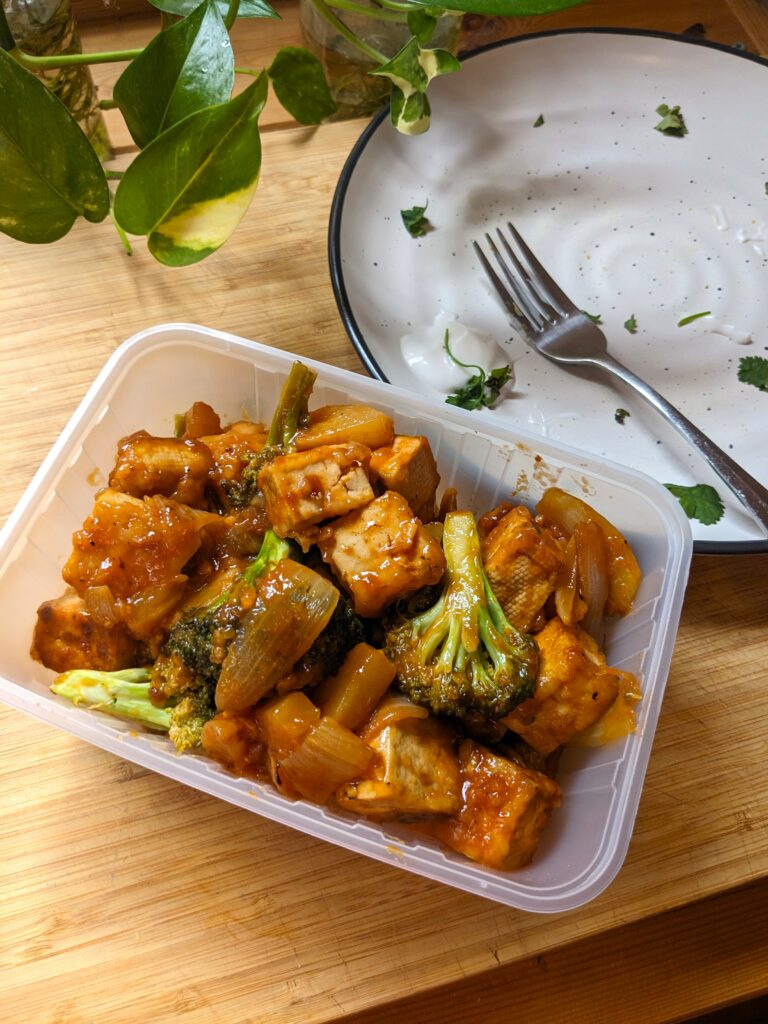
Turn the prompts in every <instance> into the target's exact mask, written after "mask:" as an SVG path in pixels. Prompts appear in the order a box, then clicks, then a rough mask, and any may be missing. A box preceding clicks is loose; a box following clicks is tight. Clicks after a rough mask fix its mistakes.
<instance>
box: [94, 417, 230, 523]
mask: <svg viewBox="0 0 768 1024" xmlns="http://www.w3.org/2000/svg"><path fill="white" fill-rule="evenodd" d="M212 468H213V455H212V454H211V452H210V449H208V448H207V447H206V445H204V444H203V443H202V442H201V441H195V440H193V439H191V438H190V439H188V440H181V439H180V438H177V437H152V435H150V434H148V433H147V432H146V430H137V431H136V433H135V434H130V435H129V436H128V437H124V438H123V439H122V440H121V441H120V442H119V443H118V446H117V460H116V462H115V466H114V468H113V470H112V472H111V473H110V474H109V486H110V487H112V488H114V489H115V490H116V491H123V492H124V493H125V494H132V495H133V496H134V497H135V498H143V497H144V496H145V495H147V494H164V495H165V496H166V497H167V498H174V499H175V500H176V501H180V502H181V503H182V504H184V505H192V506H193V507H200V506H201V505H203V504H204V499H205V488H206V485H207V483H208V474H209V473H210V472H211V470H212Z"/></svg>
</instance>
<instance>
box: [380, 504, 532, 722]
mask: <svg viewBox="0 0 768 1024" xmlns="http://www.w3.org/2000/svg"><path fill="white" fill-rule="evenodd" d="M443 550H444V551H445V557H446V563H447V569H446V576H445V584H444V587H443V591H442V593H441V595H440V597H439V598H438V600H437V602H436V603H435V604H434V605H433V606H432V607H431V608H429V609H428V610H427V611H425V612H422V613H421V614H419V615H416V616H415V617H414V618H412V619H409V620H406V621H405V622H401V623H399V624H394V625H392V626H391V627H390V628H389V629H388V631H387V653H388V655H389V656H390V657H391V658H392V660H393V661H394V663H395V665H396V667H397V677H398V683H399V686H400V688H401V689H402V691H403V692H404V693H405V694H407V695H408V696H409V697H410V698H411V700H413V701H415V702H416V703H417V704H422V705H424V706H426V707H428V708H431V710H432V711H433V712H434V713H435V714H441V715H455V716H458V717H459V718H464V717H467V716H470V715H473V714H479V715H482V716H483V717H484V718H488V719H496V718H501V717H503V716H504V715H506V714H508V713H509V712H510V711H511V710H512V709H513V708H514V707H515V706H516V705H517V704H519V703H520V702H521V701H523V700H525V699H526V698H528V697H530V696H531V695H532V694H533V690H534V686H535V683H536V673H537V670H538V651H537V648H536V645H535V642H534V641H533V639H532V637H530V636H527V635H526V634H523V633H520V632H519V631H518V630H516V629H515V628H514V626H512V625H511V624H510V623H509V622H508V621H507V619H506V616H505V615H504V612H503V610H502V608H501V605H500V604H499V602H498V601H497V599H496V597H495V595H494V593H493V591H492V590H491V586H490V584H489V582H488V578H487V576H486V575H485V570H484V569H483V562H482V556H481V553H480V538H479V536H478V532H477V526H476V525H475V520H474V517H473V516H472V514H471V513H469V512H451V513H449V514H448V515H447V516H446V518H445V527H444V531H443Z"/></svg>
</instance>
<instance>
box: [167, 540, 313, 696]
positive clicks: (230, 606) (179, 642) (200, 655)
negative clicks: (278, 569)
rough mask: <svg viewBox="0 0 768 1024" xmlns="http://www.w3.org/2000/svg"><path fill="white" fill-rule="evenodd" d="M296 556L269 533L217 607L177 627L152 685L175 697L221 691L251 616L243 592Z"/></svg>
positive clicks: (199, 611) (288, 543)
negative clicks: (243, 622)
mask: <svg viewBox="0 0 768 1024" xmlns="http://www.w3.org/2000/svg"><path fill="white" fill-rule="evenodd" d="M294 550H295V548H294V545H293V544H292V542H291V541H289V540H283V539H282V538H280V537H278V536H277V534H276V533H275V532H274V531H273V530H267V532H266V533H265V534H264V539H263V541H262V543H261V549H260V550H259V553H258V555H256V557H255V558H254V559H253V561H251V562H249V563H248V565H247V566H246V568H245V569H244V570H243V572H242V573H241V574H240V576H239V577H238V578H237V580H235V582H234V583H233V584H232V586H231V587H230V588H229V590H227V591H226V592H225V593H224V594H222V595H220V596H219V597H218V598H217V599H216V600H215V601H214V602H213V603H212V604H210V605H207V606H205V607H203V608H195V609H194V610H193V611H191V612H189V613H188V614H187V615H185V616H184V617H183V618H181V619H179V621H178V622H176V623H175V624H174V625H173V626H171V629H170V630H169V632H168V636H167V638H166V641H165V643H164V644H163V646H162V648H161V650H160V654H159V656H158V658H157V660H156V661H155V664H154V665H153V666H152V680H153V683H154V686H155V689H156V690H157V691H158V692H159V693H161V694H163V695H165V696H166V697H170V696H172V695H174V694H181V693H186V692H187V691H189V690H197V689H200V687H201V686H202V685H203V684H209V685H212V686H214V687H215V685H216V683H217V682H218V679H219V675H220V673H221V663H222V661H223V657H224V649H225V640H226V638H227V637H229V638H230V639H231V638H232V637H234V635H235V627H236V626H237V623H238V622H239V621H240V618H241V617H242V615H243V613H244V611H245V609H244V608H243V606H242V604H241V602H240V598H241V595H242V593H243V591H244V590H245V588H247V587H250V586H252V585H253V583H255V581H256V580H257V579H258V578H259V577H260V576H261V575H262V574H263V573H264V572H265V571H266V569H268V568H269V566H270V565H274V564H275V563H276V562H280V561H282V560H283V559H284V558H290V557H291V555H292V554H293V553H294Z"/></svg>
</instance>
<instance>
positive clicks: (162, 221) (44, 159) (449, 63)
mask: <svg viewBox="0 0 768 1024" xmlns="http://www.w3.org/2000/svg"><path fill="white" fill-rule="evenodd" d="M310 2H311V3H312V4H313V5H314V7H315V8H316V9H317V11H318V13H319V15H320V16H321V17H322V18H323V19H324V20H325V21H327V22H328V23H329V24H330V25H331V26H332V27H333V29H334V30H335V31H336V32H337V33H338V34H339V35H341V36H343V37H344V38H345V39H347V40H348V41H349V42H351V43H352V44H353V45H355V46H357V47H358V48H359V49H360V51H361V52H362V53H363V54H364V55H365V56H366V57H367V59H369V60H371V59H372V60H373V61H374V62H375V63H376V65H377V66H376V67H375V69H374V70H373V71H372V74H375V75H378V76H381V77H384V78H386V79H388V80H389V82H390V109H391V118H392V122H393V124H394V126H395V128H396V129H397V130H398V131H401V132H405V133H407V134H417V133H420V132H423V131H426V129H427V128H428V126H429V114H430V110H429V101H428V100H427V96H426V92H427V87H428V85H429V83H430V81H432V79H434V78H436V77H437V76H439V75H444V74H448V73H450V72H454V71H457V70H458V69H459V67H460V63H459V61H458V60H457V59H456V57H454V56H453V55H452V54H451V53H449V52H448V51H446V50H442V49H438V48H434V49H430V48H429V41H430V38H431V36H432V33H433V30H434V28H435V25H436V23H437V19H438V18H439V17H440V16H441V15H442V14H443V13H445V10H444V9H443V8H439V7H436V6H434V4H432V3H430V2H429V0H371V3H372V6H364V5H363V4H361V3H360V2H355V0H334V3H333V9H332V8H331V7H330V6H329V5H328V4H327V3H326V0H310ZM582 2H584V0H451V3H450V11H451V12H456V13H475V14H481V15H529V14H544V13H549V12H551V11H554V10H558V9H561V8H565V7H571V6H574V5H576V4H578V3H582ZM151 3H152V4H153V6H154V7H156V8H158V9H159V10H160V11H161V12H162V16H163V20H162V28H161V30H160V32H159V33H158V34H157V35H156V36H155V37H154V38H153V39H152V40H151V42H150V43H149V44H148V45H147V46H145V47H144V48H143V49H140V50H122V51H115V52H110V53H90V54H79V53H78V54H66V55H58V56H55V55H54V56H33V55H31V54H27V53H24V52H23V51H22V50H21V49H20V48H19V47H18V46H17V45H16V43H15V41H14V38H13V35H12V33H11V31H10V28H9V26H8V23H7V20H6V17H5V14H4V13H3V7H2V3H0V96H2V103H0V230H1V231H3V232H5V233H6V234H8V235H10V236H11V237H12V238H16V239H18V240H20V241H23V242H54V241H57V240H58V239H60V238H62V237H63V236H64V235H65V234H67V232H68V231H69V230H70V229H71V227H72V226H73V224H74V223H75V221H76V220H77V218H78V217H80V216H82V217H84V218H85V220H87V221H92V222H99V221H102V220H104V219H105V218H106V217H107V216H108V215H109V214H110V213H111V216H112V219H113V220H114V223H115V225H116V227H117V230H118V232H119V233H120V236H121V238H122V239H123V243H124V245H125V246H126V249H127V250H128V251H129V252H130V244H129V242H128V238H127V236H128V234H131V235H139V236H145V237H146V239H147V245H148V248H149V250H150V252H151V253H152V255H153V256H154V257H155V258H156V259H157V260H159V261H160V262H161V263H164V264H166V265H168V266H187V265H189V264H192V263H196V262H198V261H199V260H202V259H204V258H205V257H206V256H209V255H210V254H211V253H213V252H215V251H216V250H217V249H218V248H219V246H221V245H222V244H223V243H224V242H225V241H226V240H227V238H229V236H230V234H231V233H232V232H233V231H234V229H235V227H236V226H237V224H238V223H239V221H240V219H241V218H242V216H243V214H244V213H245V211H246V210H247V208H248V206H249V204H250V202H251V199H252V197H253V194H254V192H255V190H256V186H257V184H258V180H259V172H260V169H261V141H260V137H259V116H260V114H261V112H262V110H263V108H264V103H265V101H266V98H267V91H268V89H269V87H270V86H271V88H272V89H273V91H274V93H275V96H276V97H277V99H278V100H279V102H280V103H281V104H282V105H283V107H284V108H285V109H286V110H287V111H288V113H289V114H290V115H291V116H292V117H293V118H295V119H296V120H297V121H299V122H300V123H302V124H319V123H321V122H322V121H324V120H326V119H327V118H329V117H331V116H332V115H333V113H334V111H335V103H334V101H333V98H332V96H331V93H330V90H329V88H328V85H327V83H326V80H325V77H324V75H323V70H322V67H321V64H320V62H319V60H318V59H317V58H316V57H315V56H314V55H313V54H311V53H310V52H309V51H308V50H306V49H303V48H301V47H294V46H288V47H283V48H281V49H280V50H278V51H277V53H276V54H275V57H274V59H273V61H272V63H271V64H270V66H269V67H268V68H264V69H260V70H257V69H252V68H244V67H240V66H238V65H237V64H236V60H235V54H234V53H233V49H232V46H231V43H230V35H229V34H230V30H231V28H232V25H233V24H234V22H235V20H236V19H237V18H262V19H265V22H267V21H268V20H269V19H274V18H278V17H279V15H278V14H277V12H276V11H275V10H274V8H272V7H271V6H270V4H269V3H268V2H267V0H202V3H201V2H199V0H151ZM345 11H352V12H354V13H355V14H364V15H368V16H371V17H374V18H375V17H384V18H386V19H389V20H391V19H393V18H399V19H400V20H402V21H403V22H405V23H407V26H408V28H409V30H410V31H411V33H412V35H411V38H410V39H409V40H408V42H407V43H406V44H405V45H404V46H403V48H402V49H401V50H400V51H399V53H397V54H396V55H395V56H394V57H392V58H391V59H387V58H386V57H385V56H384V55H383V54H380V53H378V52H377V51H376V50H374V49H373V48H372V47H371V46H369V45H368V44H367V43H366V42H365V41H364V40H363V39H361V38H359V37H358V35H356V34H355V33H354V32H353V31H351V30H350V29H349V28H348V27H347V25H345V23H344V21H343V15H344V12H345ZM111 61H128V62H129V63H128V66H127V68H126V69H125V71H124V72H123V73H122V74H121V76H120V78H119V79H118V80H117V82H116V83H115V87H114V93H113V97H112V99H111V100H109V99H107V100H102V105H103V106H105V107H107V106H109V107H112V106H116V107H118V108H119V109H120V111H121V113H122V115H123V117H124V118H125V122H126V125H127V127H128V129H129V131H130V133H131V136H132V137H133V140H134V142H135V143H136V145H137V147H138V153H137V155H136V157H135V158H134V159H133V161H132V163H131V164H130V166H129V167H128V168H127V170H125V171H109V170H105V169H104V168H103V167H102V165H101V163H100V161H99V158H98V157H97V155H96V153H95V152H94V150H93V148H92V147H91V145H90V143H89V142H88V140H87V138H86V136H85V135H84V133H83V132H82V131H81V130H80V127H79V126H78V124H77V122H76V121H75V120H74V119H73V117H72V116H71V114H70V113H69V111H68V110H67V108H66V107H65V106H64V105H63V104H62V103H61V102H60V101H59V100H58V99H57V98H56V97H55V96H54V95H53V93H52V92H50V91H49V89H48V88H47V87H46V86H45V84H44V83H43V82H42V80H41V79H40V78H38V77H37V76H36V75H35V74H34V72H35V71H40V70H43V69H49V68H57V67H66V66H70V65H73V64H97V63H106V62H111ZM238 75H243V76H248V77H250V78H252V79H253V81H252V82H250V84H249V85H248V86H247V88H245V89H244V90H243V91H240V92H237V94H236V95H233V87H234V83H235V78H236V76H238ZM110 182H113V185H112V187H111V186H110ZM115 182H116V187H114V183H115ZM113 187H114V192H113V191H112V188H113Z"/></svg>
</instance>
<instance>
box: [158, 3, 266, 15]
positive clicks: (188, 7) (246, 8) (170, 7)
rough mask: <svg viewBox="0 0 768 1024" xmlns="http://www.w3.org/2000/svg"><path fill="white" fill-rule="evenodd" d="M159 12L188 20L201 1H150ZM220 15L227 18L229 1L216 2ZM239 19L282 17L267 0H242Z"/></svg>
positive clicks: (238, 13)
mask: <svg viewBox="0 0 768 1024" xmlns="http://www.w3.org/2000/svg"><path fill="white" fill-rule="evenodd" d="M149 2H150V3H151V4H152V6H153V7H156V8H157V9H158V11H165V13H166V14H177V15H178V16H179V17H180V18H186V17H187V16H188V15H190V14H191V13H192V12H193V11H194V10H195V8H196V7H197V6H198V5H199V3H200V0H149ZM216 6H217V7H218V9H219V14H220V15H221V16H222V18H225V17H226V15H227V11H228V10H229V0H216ZM237 16H238V18H279V17H280V15H279V14H278V13H277V11H276V10H275V9H274V7H272V6H271V5H270V4H268V3H267V0H240V9H239V10H238V12H237Z"/></svg>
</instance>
